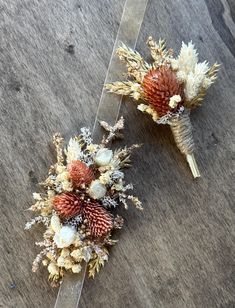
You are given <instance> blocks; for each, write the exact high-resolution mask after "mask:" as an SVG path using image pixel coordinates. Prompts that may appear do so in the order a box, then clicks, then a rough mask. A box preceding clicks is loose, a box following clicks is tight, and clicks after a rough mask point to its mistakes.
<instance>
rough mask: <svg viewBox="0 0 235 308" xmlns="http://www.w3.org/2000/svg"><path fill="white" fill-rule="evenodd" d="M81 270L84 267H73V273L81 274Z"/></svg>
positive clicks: (76, 265) (78, 265)
mask: <svg viewBox="0 0 235 308" xmlns="http://www.w3.org/2000/svg"><path fill="white" fill-rule="evenodd" d="M81 270H82V267H81V265H80V264H74V265H73V266H72V272H73V273H80V272H81Z"/></svg>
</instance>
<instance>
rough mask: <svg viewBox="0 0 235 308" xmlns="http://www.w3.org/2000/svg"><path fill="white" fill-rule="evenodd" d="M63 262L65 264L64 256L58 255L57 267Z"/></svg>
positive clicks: (62, 264)
mask: <svg viewBox="0 0 235 308" xmlns="http://www.w3.org/2000/svg"><path fill="white" fill-rule="evenodd" d="M64 264H65V259H64V257H61V256H60V257H59V258H58V259H57V265H58V266H59V267H62V266H64Z"/></svg>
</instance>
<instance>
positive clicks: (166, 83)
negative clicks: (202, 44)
mask: <svg viewBox="0 0 235 308" xmlns="http://www.w3.org/2000/svg"><path fill="white" fill-rule="evenodd" d="M147 44H148V46H149V48H150V51H151V55H152V57H153V60H154V61H153V63H152V64H148V63H147V62H145V61H144V59H143V58H142V57H141V55H140V54H139V53H138V52H136V51H134V50H132V49H130V48H128V47H127V46H125V45H124V44H123V45H122V46H121V47H119V48H118V49H117V55H118V56H119V58H120V59H121V60H122V61H124V62H125V63H126V65H127V68H128V76H129V77H132V79H133V80H128V81H116V82H112V83H109V84H106V89H108V91H109V92H113V93H116V94H120V95H129V96H131V97H133V98H134V99H135V100H137V101H138V100H143V101H144V102H146V104H140V105H138V107H137V108H138V109H139V110H140V111H142V112H146V113H148V114H150V115H151V116H152V118H153V120H154V121H155V122H156V123H158V124H169V125H170V127H171V130H172V132H173V135H174V139H175V142H176V144H177V146H178V148H179V149H180V151H181V152H182V153H183V154H184V155H185V156H186V159H187V161H188V163H189V166H190V168H191V171H192V174H193V176H194V177H195V178H196V177H199V176H200V173H199V170H198V167H197V164H196V161H195V158H194V154H193V152H194V142H193V136H192V126H191V123H190V119H189V113H190V110H191V109H193V108H195V107H197V106H199V105H200V104H201V103H202V101H203V98H204V96H205V94H206V90H207V89H208V88H209V87H210V86H211V85H212V84H213V83H214V81H215V80H216V75H217V72H218V69H219V65H218V64H217V63H215V64H214V65H213V66H212V67H209V65H208V63H207V62H206V61H204V62H202V63H198V54H197V51H196V50H195V48H194V45H193V44H192V42H190V43H188V45H186V44H184V43H182V47H181V50H180V53H179V55H178V57H177V58H174V57H173V50H172V49H169V50H167V49H166V47H165V42H164V41H163V40H159V42H158V43H156V42H155V41H154V40H153V39H152V37H149V39H148V42H147Z"/></svg>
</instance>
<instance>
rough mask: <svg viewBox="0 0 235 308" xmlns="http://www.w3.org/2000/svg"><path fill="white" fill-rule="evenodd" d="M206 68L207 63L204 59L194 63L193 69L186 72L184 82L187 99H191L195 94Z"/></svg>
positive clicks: (201, 82) (202, 80) (206, 70)
mask: <svg viewBox="0 0 235 308" xmlns="http://www.w3.org/2000/svg"><path fill="white" fill-rule="evenodd" d="M208 69H209V66H208V63H207V62H206V61H205V62H202V63H198V64H196V65H195V69H194V71H193V72H190V73H189V74H188V76H187V78H186V82H185V96H186V98H187V99H188V100H191V99H193V98H194V97H195V96H197V94H198V92H199V90H200V88H201V86H202V85H203V82H204V79H205V77H206V73H207V72H208Z"/></svg>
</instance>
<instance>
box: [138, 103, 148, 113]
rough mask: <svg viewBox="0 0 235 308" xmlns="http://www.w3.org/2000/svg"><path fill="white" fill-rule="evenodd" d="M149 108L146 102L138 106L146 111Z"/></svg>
mask: <svg viewBox="0 0 235 308" xmlns="http://www.w3.org/2000/svg"><path fill="white" fill-rule="evenodd" d="M147 108H148V105H145V104H139V105H138V106H137V109H138V110H140V111H142V112H145V111H146V109H147Z"/></svg>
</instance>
